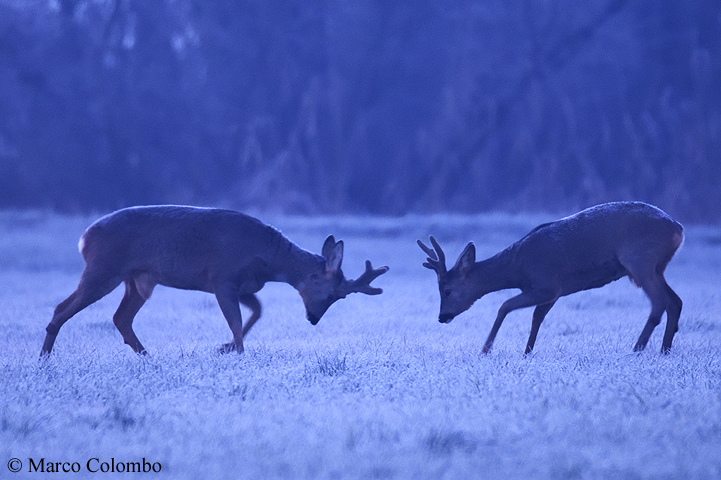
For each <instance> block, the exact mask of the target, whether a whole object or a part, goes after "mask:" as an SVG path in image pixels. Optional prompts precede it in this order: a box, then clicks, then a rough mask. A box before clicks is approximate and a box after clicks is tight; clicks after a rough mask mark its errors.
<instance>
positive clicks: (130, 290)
mask: <svg viewBox="0 0 721 480" xmlns="http://www.w3.org/2000/svg"><path fill="white" fill-rule="evenodd" d="M154 287H155V284H154V282H153V281H152V279H151V278H150V276H149V275H147V274H139V275H136V276H135V277H134V278H130V279H127V280H125V295H124V296H123V299H122V300H121V301H120V305H119V306H118V309H117V310H116V311H115V315H113V323H114V324H115V326H116V327H117V329H118V331H119V332H120V334H121V335H122V336H123V341H124V342H125V343H126V344H128V345H130V348H132V349H133V351H134V352H135V353H140V354H142V355H145V354H147V353H148V352H147V350H145V347H143V345H142V344H141V343H140V340H138V337H137V336H136V335H135V332H134V331H133V319H134V318H135V315H137V313H138V311H139V310H140V308H141V307H142V306H143V305H144V304H145V301H146V300H147V299H148V298H150V294H151V293H152V291H153V288H154Z"/></svg>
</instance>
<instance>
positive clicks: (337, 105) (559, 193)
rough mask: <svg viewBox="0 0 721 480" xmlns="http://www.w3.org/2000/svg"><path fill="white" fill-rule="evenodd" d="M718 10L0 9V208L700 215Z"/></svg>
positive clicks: (718, 90) (594, 4)
mask: <svg viewBox="0 0 721 480" xmlns="http://www.w3.org/2000/svg"><path fill="white" fill-rule="evenodd" d="M720 85H721V3H719V2H717V1H716V0H699V1H697V2H685V1H682V0H669V1H666V2H661V3H659V2H656V1H652V0H591V1H588V2H581V3H579V2H573V1H569V0H560V1H555V2H536V1H531V0H486V1H483V2H478V1H470V0H469V1H465V0H456V1H453V2H446V1H440V0H414V1H410V0H403V1H398V2H379V1H376V0H357V1H342V0H338V1H332V0H285V1H280V0H250V1H239V2H238V1H227V0H226V1H224V0H212V1H211V0H208V1H201V0H159V1H154V2H148V1H141V0H106V1H98V0H93V1H91V0H58V1H56V2H37V1H31V0H28V1H21V0H0V207H25V206H31V207H49V208H53V209H57V210H66V211H67V210H69V211H76V210H88V209H94V210H99V209H101V210H107V209H112V208H117V207H120V206H125V205H130V204H140V203H205V204H222V205H229V206H233V207H237V208H255V209H274V210H282V211H287V212H301V213H318V212H323V213H338V212H370V213H381V214H401V213H405V212H413V211H418V212H428V211H433V212H435V211H447V210H450V211H458V212H478V211H485V210H491V209H506V210H527V209H531V210H539V209H552V210H570V209H574V208H580V207H583V206H587V205H590V204H593V203H598V202H602V201H607V200H617V199H639V200H645V201H649V202H652V203H655V204H658V205H660V206H662V207H663V208H665V209H667V210H668V211H669V212H671V213H673V214H674V215H677V216H679V217H680V218H683V219H686V220H688V221H710V222H718V221H721V208H719V207H720V206H721V87H719V86H720Z"/></svg>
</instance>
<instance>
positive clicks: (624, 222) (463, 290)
mask: <svg viewBox="0 0 721 480" xmlns="http://www.w3.org/2000/svg"><path fill="white" fill-rule="evenodd" d="M431 242H432V243H433V246H434V248H435V251H434V250H431V249H430V248H428V247H426V246H425V245H423V244H422V243H421V242H420V241H419V242H418V243H419V245H420V246H421V248H422V249H423V250H424V251H425V252H426V253H427V254H428V256H429V258H428V262H427V263H425V264H424V265H425V266H427V267H428V268H431V269H433V270H436V272H437V273H438V281H439V289H440V293H441V308H440V313H439V320H440V321H441V322H443V323H448V322H450V321H451V320H452V319H453V317H455V316H456V315H458V314H459V313H461V312H463V311H465V310H467V309H468V308H469V307H470V306H471V305H472V304H473V302H474V301H475V300H477V299H479V298H481V297H482V296H484V295H486V294H487V293H490V292H494V291H498V290H503V289H509V288H517V289H520V290H521V293H520V294H519V295H517V296H515V297H512V298H511V299H509V300H507V301H506V302H505V303H504V304H503V305H502V306H501V308H500V309H499V311H498V315H497V317H496V320H495V322H494V324H493V327H492V329H491V332H490V334H489V336H488V339H487V340H486V342H485V344H484V347H483V351H484V352H488V351H489V350H490V349H491V346H492V345H493V341H494V339H495V336H496V334H497V332H498V329H499V328H500V326H501V323H502V322H503V320H504V318H505V317H506V315H507V314H508V313H509V312H511V311H513V310H516V309H519V308H524V307H531V306H535V307H536V308H535V310H534V313H533V322H532V325H531V334H530V336H529V339H528V343H527V345H526V353H530V352H531V351H532V349H533V347H534V344H535V341H536V335H537V333H538V328H539V327H540V325H541V323H542V322H543V319H544V318H545V316H546V314H547V313H548V311H549V310H550V309H551V307H553V305H554V304H555V302H556V301H557V300H558V298H560V297H563V296H565V295H570V294H572V293H575V292H578V291H581V290H589V289H592V288H598V287H602V286H604V285H606V284H608V283H610V282H612V281H614V280H618V279H619V278H622V277H625V276H628V277H629V278H631V280H632V281H633V282H634V283H635V284H636V285H638V286H640V287H641V288H642V289H643V290H644V292H645V293H646V294H647V295H648V297H649V299H650V300H651V314H650V316H649V318H648V321H647V323H646V326H645V328H644V330H643V332H642V333H641V336H640V337H639V339H638V341H637V342H636V345H635V347H634V350H637V351H638V350H643V349H644V348H645V346H646V343H647V342H648V339H649V337H650V335H651V332H652V331H653V329H654V328H655V326H656V325H658V323H659V322H660V319H661V316H662V314H663V313H664V312H666V314H667V325H666V333H665V335H664V340H663V346H662V350H663V351H664V352H666V351H668V349H670V348H671V342H672V340H673V336H674V334H675V332H676V331H677V329H678V319H679V316H680V314H681V307H682V302H681V299H680V298H679V297H678V295H676V293H675V292H674V291H673V290H672V289H671V287H669V286H668V284H667V283H666V280H665V278H664V276H663V273H664V270H665V268H666V265H668V263H669V262H670V261H671V258H672V257H673V255H674V253H675V252H676V250H677V249H678V247H679V246H680V245H681V243H682V242H683V227H682V226H681V225H680V224H679V223H678V222H676V221H674V220H673V219H671V217H669V216H668V215H666V214H665V213H664V212H663V211H661V210H660V209H658V208H656V207H653V206H651V205H647V204H645V203H641V202H615V203H607V204H603V205H598V206H596V207H591V208H589V209H586V210H583V211H581V212H579V213H577V214H575V215H572V216H570V217H566V218H563V219H561V220H558V221H555V222H551V223H547V224H543V225H540V226H538V227H536V228H535V229H533V230H532V231H531V232H530V233H528V234H527V235H526V236H525V237H523V238H522V239H521V240H519V241H518V242H516V243H514V244H513V245H511V246H510V247H508V248H507V249H505V250H504V251H502V252H500V253H499V254H497V255H495V256H493V257H491V258H489V259H487V260H484V261H481V262H475V247H474V246H473V244H472V243H469V244H468V246H466V248H465V250H464V251H463V253H461V255H460V257H459V258H458V261H457V262H456V265H455V266H454V267H453V268H452V269H451V270H449V271H446V269H445V258H444V255H443V252H442V250H441V249H440V246H439V245H438V244H437V242H436V241H435V240H434V239H433V238H431Z"/></svg>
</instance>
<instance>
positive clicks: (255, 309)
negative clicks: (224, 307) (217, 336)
mask: <svg viewBox="0 0 721 480" xmlns="http://www.w3.org/2000/svg"><path fill="white" fill-rule="evenodd" d="M238 299H239V300H240V303H242V304H243V305H245V306H246V307H248V308H249V309H250V311H251V313H250V318H249V319H248V321H247V322H245V325H243V338H245V336H246V335H248V332H249V331H250V329H251V328H253V325H255V322H257V321H258V319H259V318H260V312H261V307H260V301H258V297H256V296H255V295H253V294H252V293H251V294H249V295H241V296H240V297H239V298H238ZM218 351H219V352H220V353H230V352H234V351H235V341H232V342H228V343H224V344H223V345H221V346H220V349H218Z"/></svg>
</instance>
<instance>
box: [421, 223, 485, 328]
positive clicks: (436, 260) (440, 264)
mask: <svg viewBox="0 0 721 480" xmlns="http://www.w3.org/2000/svg"><path fill="white" fill-rule="evenodd" d="M430 238H431V245H433V249H431V248H429V247H427V246H426V245H424V244H423V242H421V241H420V240H418V246H419V247H421V250H423V251H424V252H425V254H426V255H428V258H427V259H426V261H425V262H424V263H423V266H424V267H426V268H428V269H430V270H433V271H435V272H436V275H437V276H438V290H439V291H440V294H441V308H440V312H439V314H438V321H439V322H441V323H449V322H450V321H451V320H453V318H454V317H455V316H456V315H458V314H460V313H462V312H465V311H466V310H468V309H469V308H470V307H471V305H473V302H475V301H476V300H477V299H478V295H477V292H476V290H477V289H476V288H474V282H469V281H468V275H469V274H470V272H471V270H472V269H473V266H474V265H475V262H476V247H475V245H473V242H471V243H469V244H468V245H466V248H465V249H464V250H463V252H462V253H461V255H460V256H459V257H458V260H457V261H456V264H455V265H454V266H453V268H451V269H450V270H446V256H445V254H444V253H443V249H441V246H440V245H439V244H438V242H436V239H435V238H433V236H431V237H430Z"/></svg>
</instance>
